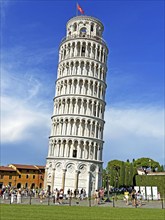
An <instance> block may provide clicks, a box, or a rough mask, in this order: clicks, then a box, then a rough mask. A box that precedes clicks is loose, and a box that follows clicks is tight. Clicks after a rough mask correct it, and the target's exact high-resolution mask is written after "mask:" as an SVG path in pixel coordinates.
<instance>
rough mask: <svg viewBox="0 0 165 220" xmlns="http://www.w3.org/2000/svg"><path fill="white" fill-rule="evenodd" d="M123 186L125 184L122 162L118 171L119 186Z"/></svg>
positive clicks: (123, 164)
mask: <svg viewBox="0 0 165 220" xmlns="http://www.w3.org/2000/svg"><path fill="white" fill-rule="evenodd" d="M124 184H125V163H124V161H122V163H121V169H120V180H119V186H124Z"/></svg>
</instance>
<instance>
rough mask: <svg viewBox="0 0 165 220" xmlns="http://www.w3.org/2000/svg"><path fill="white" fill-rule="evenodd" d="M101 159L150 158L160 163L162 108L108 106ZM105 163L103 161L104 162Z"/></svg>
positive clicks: (162, 140) (161, 159) (162, 133)
mask: <svg viewBox="0 0 165 220" xmlns="http://www.w3.org/2000/svg"><path fill="white" fill-rule="evenodd" d="M105 121H106V124H105V129H104V140H105V145H104V161H105V163H107V162H108V161H109V160H112V159H122V160H126V159H127V158H129V159H131V158H132V159H133V158H138V157H144V156H146V157H149V156H150V157H151V158H153V159H154V158H155V159H156V160H157V161H159V162H161V163H163V159H164V158H163V157H164V109H160V108H157V107H154V106H153V107H150V106H143V107H141V108H139V107H138V108H136V107H129V109H126V108H123V109H122V108H121V107H120V108H108V107H107V109H106V112H105ZM105 165H106V164H105Z"/></svg>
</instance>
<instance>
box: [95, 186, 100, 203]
mask: <svg viewBox="0 0 165 220" xmlns="http://www.w3.org/2000/svg"><path fill="white" fill-rule="evenodd" d="M94 201H95V205H98V204H99V191H98V190H97V189H96V191H95V193H94Z"/></svg>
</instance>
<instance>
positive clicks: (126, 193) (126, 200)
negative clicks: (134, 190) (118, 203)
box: [124, 191, 129, 205]
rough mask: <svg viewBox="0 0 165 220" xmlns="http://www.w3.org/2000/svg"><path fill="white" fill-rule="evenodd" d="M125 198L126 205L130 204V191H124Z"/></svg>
mask: <svg viewBox="0 0 165 220" xmlns="http://www.w3.org/2000/svg"><path fill="white" fill-rule="evenodd" d="M124 200H125V203H126V205H128V204H129V203H128V201H129V192H128V191H125V192H124Z"/></svg>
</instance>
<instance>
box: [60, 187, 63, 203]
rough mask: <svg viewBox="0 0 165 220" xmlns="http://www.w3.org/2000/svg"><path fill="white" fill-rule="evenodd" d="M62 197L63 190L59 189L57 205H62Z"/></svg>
mask: <svg viewBox="0 0 165 220" xmlns="http://www.w3.org/2000/svg"><path fill="white" fill-rule="evenodd" d="M63 196H64V190H63V189H60V193H59V204H62V203H63Z"/></svg>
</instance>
